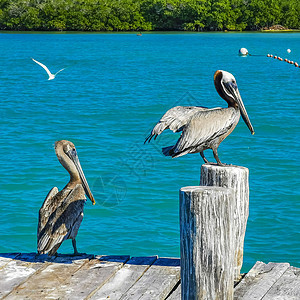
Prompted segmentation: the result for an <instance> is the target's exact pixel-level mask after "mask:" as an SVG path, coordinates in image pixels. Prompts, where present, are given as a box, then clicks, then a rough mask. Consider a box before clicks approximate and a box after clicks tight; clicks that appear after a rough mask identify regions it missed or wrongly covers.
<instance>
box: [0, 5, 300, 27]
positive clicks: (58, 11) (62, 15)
mask: <svg viewBox="0 0 300 300" xmlns="http://www.w3.org/2000/svg"><path fill="white" fill-rule="evenodd" d="M276 24H281V25H276ZM272 28H273V29H272ZM288 28H293V29H294V30H296V31H298V30H300V1H299V0H266V1H264V0H105V1H104V0H1V2H0V30H2V31H4V30H5V31H6V30H7V31H11V30H12V31H92V32H97V31H99V32H100V31H102V32H103V31H108V32H111V31H194V32H203V31H264V32H293V31H294V30H291V29H288Z"/></svg>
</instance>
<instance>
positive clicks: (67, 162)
mask: <svg viewBox="0 0 300 300" xmlns="http://www.w3.org/2000/svg"><path fill="white" fill-rule="evenodd" d="M55 153H56V156H57V158H58V160H59V161H60V163H61V164H62V165H63V167H64V168H65V169H66V170H67V171H68V172H69V174H70V181H69V183H68V184H67V185H66V186H65V187H64V188H63V189H62V190H61V191H60V192H59V191H58V189H57V187H54V188H53V189H52V190H51V191H50V192H49V194H48V195H47V197H46V199H45V201H44V203H43V205H42V207H41V208H40V211H39V223H38V233H37V238H38V245H37V248H38V253H39V254H48V255H49V256H52V255H54V254H56V252H57V249H58V248H59V247H60V245H61V244H62V242H63V241H65V240H66V239H72V244H73V248H74V255H78V254H79V253H78V251H77V248H76V240H75V238H76V236H77V232H78V229H79V227H80V224H81V221H82V219H83V207H84V204H85V202H86V198H85V194H86V195H87V196H88V198H89V199H90V200H91V201H92V203H93V204H95V200H94V197H93V195H92V193H91V191H90V188H89V185H88V183H87V181H86V179H85V176H84V173H83V171H82V168H81V165H80V162H79V159H78V156H77V152H76V149H75V146H74V144H73V143H71V142H69V141H66V140H61V141H58V142H56V143H55Z"/></svg>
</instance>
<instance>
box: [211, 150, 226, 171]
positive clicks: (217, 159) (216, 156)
mask: <svg viewBox="0 0 300 300" xmlns="http://www.w3.org/2000/svg"><path fill="white" fill-rule="evenodd" d="M213 154H214V158H215V159H216V161H217V164H218V166H221V167H224V166H226V164H223V163H221V161H220V159H219V156H218V151H217V149H213Z"/></svg>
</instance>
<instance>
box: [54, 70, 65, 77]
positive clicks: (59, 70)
mask: <svg viewBox="0 0 300 300" xmlns="http://www.w3.org/2000/svg"><path fill="white" fill-rule="evenodd" d="M64 69H65V68H63V69H61V70H59V71H57V72H56V73H55V74H54V76H56V75H57V74H58V73H59V72H61V71H63V70H64Z"/></svg>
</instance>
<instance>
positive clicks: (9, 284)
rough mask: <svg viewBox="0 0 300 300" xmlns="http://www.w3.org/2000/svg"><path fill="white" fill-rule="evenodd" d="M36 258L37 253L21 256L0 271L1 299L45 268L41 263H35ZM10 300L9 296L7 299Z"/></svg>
mask: <svg viewBox="0 0 300 300" xmlns="http://www.w3.org/2000/svg"><path fill="white" fill-rule="evenodd" d="M35 256H36V254H35V253H30V254H21V255H19V256H18V257H17V259H14V260H10V261H9V262H8V263H7V264H5V265H4V267H3V268H2V269H1V270H0V298H2V297H4V296H5V295H8V294H9V293H11V292H12V291H13V290H14V288H15V287H17V286H19V285H20V284H21V283H23V282H24V281H26V280H27V279H28V278H29V277H30V276H31V275H32V274H34V273H35V272H36V271H37V270H39V269H41V268H42V267H43V266H44V264H43V263H41V262H34V258H35ZM9 298H10V296H7V298H6V299H9Z"/></svg>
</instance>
